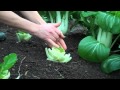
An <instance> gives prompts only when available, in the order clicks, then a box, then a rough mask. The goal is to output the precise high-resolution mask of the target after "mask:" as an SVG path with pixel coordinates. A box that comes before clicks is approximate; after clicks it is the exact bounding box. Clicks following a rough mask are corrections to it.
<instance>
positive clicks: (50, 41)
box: [47, 39, 59, 48]
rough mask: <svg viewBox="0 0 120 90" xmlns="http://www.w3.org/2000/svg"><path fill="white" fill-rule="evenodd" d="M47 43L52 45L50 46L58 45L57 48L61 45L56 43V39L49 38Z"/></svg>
mask: <svg viewBox="0 0 120 90" xmlns="http://www.w3.org/2000/svg"><path fill="white" fill-rule="evenodd" d="M47 43H48V45H49V46H50V47H53V46H54V47H56V48H59V45H58V44H56V43H55V42H54V41H52V40H51V39H48V40H47Z"/></svg>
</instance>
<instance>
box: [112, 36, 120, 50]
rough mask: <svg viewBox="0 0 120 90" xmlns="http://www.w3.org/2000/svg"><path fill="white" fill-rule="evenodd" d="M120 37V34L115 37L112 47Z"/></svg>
mask: <svg viewBox="0 0 120 90" xmlns="http://www.w3.org/2000/svg"><path fill="white" fill-rule="evenodd" d="M119 37H120V34H119V35H118V36H117V37H116V38H115V40H114V41H113V43H112V45H111V47H110V48H112V47H113V46H114V44H115V43H116V41H117V40H118V38H119Z"/></svg>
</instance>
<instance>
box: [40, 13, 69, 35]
mask: <svg viewBox="0 0 120 90" xmlns="http://www.w3.org/2000/svg"><path fill="white" fill-rule="evenodd" d="M39 13H40V15H42V17H46V18H47V20H46V21H50V22H51V23H61V25H60V26H59V27H58V29H59V30H61V31H62V33H63V34H66V33H68V24H69V17H70V14H69V11H46V12H43V11H42V12H41V11H39ZM44 20H45V19H44Z"/></svg>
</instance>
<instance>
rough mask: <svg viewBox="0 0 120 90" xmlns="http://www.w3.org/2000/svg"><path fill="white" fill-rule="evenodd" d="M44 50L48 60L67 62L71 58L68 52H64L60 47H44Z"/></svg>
mask: <svg viewBox="0 0 120 90" xmlns="http://www.w3.org/2000/svg"><path fill="white" fill-rule="evenodd" d="M45 52H46V55H47V60H49V61H53V62H59V63H67V62H69V61H70V60H71V59H72V57H71V56H70V53H69V54H66V52H65V50H64V49H63V48H61V47H60V48H56V47H52V48H45Z"/></svg>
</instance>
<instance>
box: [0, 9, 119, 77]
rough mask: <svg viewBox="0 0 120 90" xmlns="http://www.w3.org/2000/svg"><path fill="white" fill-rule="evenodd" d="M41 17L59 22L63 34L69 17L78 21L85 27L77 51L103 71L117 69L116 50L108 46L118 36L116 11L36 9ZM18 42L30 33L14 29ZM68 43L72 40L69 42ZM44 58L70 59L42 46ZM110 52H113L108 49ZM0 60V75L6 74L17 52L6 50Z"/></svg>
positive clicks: (14, 60)
mask: <svg viewBox="0 0 120 90" xmlns="http://www.w3.org/2000/svg"><path fill="white" fill-rule="evenodd" d="M38 12H39V13H40V15H41V16H42V17H43V19H44V20H45V21H46V22H48V23H57V22H61V25H60V27H59V30H61V31H62V33H63V34H64V35H67V34H68V33H69V32H70V30H69V29H68V26H69V21H70V20H75V21H76V22H75V23H74V25H73V27H74V26H75V25H76V24H81V25H83V26H85V27H87V28H88V31H87V34H86V37H84V38H83V39H82V40H80V43H79V45H78V55H79V56H80V57H81V58H83V59H84V60H86V61H89V62H95V63H100V64H101V70H102V71H103V72H104V73H107V74H108V73H111V72H113V71H117V70H119V69H120V55H119V54H117V53H116V52H117V51H118V52H119V51H120V49H119V47H120V46H119V45H118V48H117V50H114V51H112V48H113V47H114V45H115V44H116V43H117V41H118V39H119V37H120V11H38ZM16 36H17V39H18V42H22V41H29V40H30V39H31V38H32V35H30V34H29V33H26V32H23V30H18V32H17V33H16ZM71 43H72V42H71ZM45 52H46V56H47V60H50V61H53V62H57V63H68V62H69V61H71V60H72V57H71V55H70V53H68V54H66V51H65V50H64V49H63V48H62V47H60V48H55V47H52V48H48V47H46V48H45ZM112 52H114V53H112ZM3 60H4V62H3V63H1V64H0V79H7V78H9V77H10V72H9V69H10V68H11V67H12V66H14V65H15V63H16V61H17V55H16V54H15V53H12V54H9V55H7V56H5V57H4V58H3Z"/></svg>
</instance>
